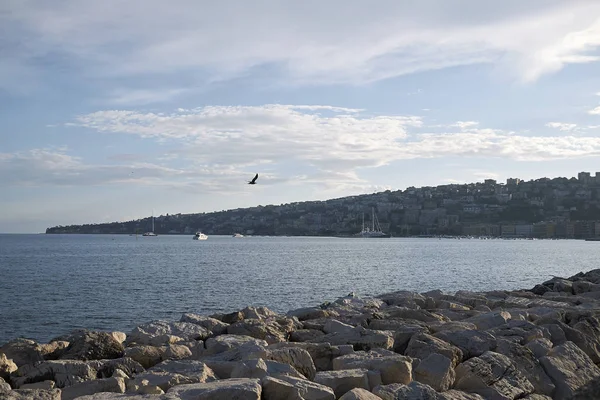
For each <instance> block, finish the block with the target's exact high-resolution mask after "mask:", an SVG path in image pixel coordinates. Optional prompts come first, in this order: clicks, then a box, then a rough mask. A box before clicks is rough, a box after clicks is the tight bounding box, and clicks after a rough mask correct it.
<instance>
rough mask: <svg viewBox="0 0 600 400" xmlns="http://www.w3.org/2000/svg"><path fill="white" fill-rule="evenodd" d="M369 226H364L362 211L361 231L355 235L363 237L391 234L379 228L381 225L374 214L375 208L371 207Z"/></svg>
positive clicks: (379, 236) (378, 236)
mask: <svg viewBox="0 0 600 400" xmlns="http://www.w3.org/2000/svg"><path fill="white" fill-rule="evenodd" d="M371 213H372V217H371V227H370V228H369V226H368V225H367V226H365V214H364V213H363V223H362V231H360V232H359V233H357V234H356V236H357V237H363V238H389V237H391V235H390V234H389V233H384V232H383V231H382V230H381V226H379V220H378V219H377V215H375V208H374V207H372V208H371Z"/></svg>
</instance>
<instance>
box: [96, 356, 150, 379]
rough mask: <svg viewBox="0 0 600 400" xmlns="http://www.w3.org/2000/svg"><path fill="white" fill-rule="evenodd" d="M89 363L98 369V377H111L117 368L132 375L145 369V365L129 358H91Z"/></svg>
mask: <svg viewBox="0 0 600 400" xmlns="http://www.w3.org/2000/svg"><path fill="white" fill-rule="evenodd" d="M87 365H89V366H90V367H92V368H93V369H94V370H95V371H96V377H97V378H110V377H112V376H113V375H114V373H115V371H116V370H121V371H122V372H123V373H125V375H127V376H132V375H135V374H139V373H140V372H143V371H144V367H142V365H141V364H140V363H138V362H137V361H135V360H133V359H131V358H129V357H123V358H115V359H112V360H91V361H88V362H87Z"/></svg>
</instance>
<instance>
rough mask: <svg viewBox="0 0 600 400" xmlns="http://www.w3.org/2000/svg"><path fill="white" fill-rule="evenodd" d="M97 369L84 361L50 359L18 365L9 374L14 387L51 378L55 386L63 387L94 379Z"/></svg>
mask: <svg viewBox="0 0 600 400" xmlns="http://www.w3.org/2000/svg"><path fill="white" fill-rule="evenodd" d="M97 373H98V372H97V371H96V370H95V369H94V368H92V367H90V366H89V365H88V364H87V363H86V362H85V361H79V360H50V361H43V362H40V363H36V364H26V365H23V366H22V367H19V369H18V370H17V371H15V372H14V373H13V375H12V376H11V382H12V384H13V386H14V387H17V388H19V387H21V385H24V384H26V383H35V382H42V381H45V380H48V379H50V380H53V381H54V382H56V386H57V387H59V388H63V387H66V386H71V385H74V384H76V383H80V382H84V381H89V380H92V379H96V376H97Z"/></svg>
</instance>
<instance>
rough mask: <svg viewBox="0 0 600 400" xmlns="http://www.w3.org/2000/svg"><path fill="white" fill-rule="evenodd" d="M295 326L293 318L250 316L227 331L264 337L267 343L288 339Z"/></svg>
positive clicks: (232, 333)
mask: <svg viewBox="0 0 600 400" xmlns="http://www.w3.org/2000/svg"><path fill="white" fill-rule="evenodd" d="M295 327H296V326H295V324H294V321H292V320H291V319H280V320H275V319H255V318H249V319H244V320H243V321H239V322H236V323H233V324H231V325H229V326H228V327H227V333H228V334H230V335H243V336H251V337H253V338H256V339H263V340H265V341H266V342H267V343H278V342H284V341H286V340H287V339H288V337H289V334H290V332H292V331H294V328H295Z"/></svg>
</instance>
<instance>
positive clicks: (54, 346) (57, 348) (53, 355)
mask: <svg viewBox="0 0 600 400" xmlns="http://www.w3.org/2000/svg"><path fill="white" fill-rule="evenodd" d="M40 347H41V349H42V356H43V357H44V360H58V358H59V357H60V356H61V354H62V353H63V352H64V351H65V349H66V348H67V347H69V342H67V341H65V340H55V341H52V342H50V343H47V344H40Z"/></svg>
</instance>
